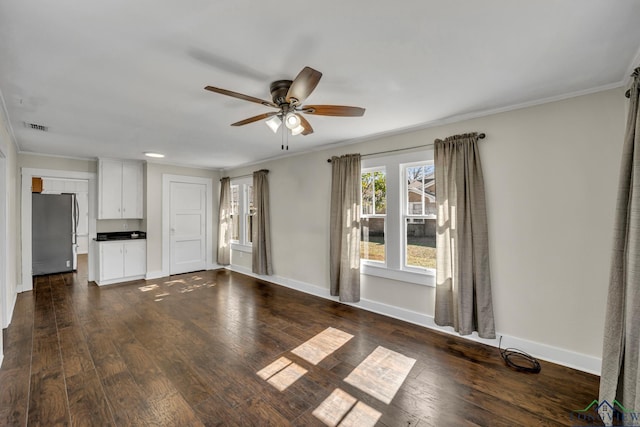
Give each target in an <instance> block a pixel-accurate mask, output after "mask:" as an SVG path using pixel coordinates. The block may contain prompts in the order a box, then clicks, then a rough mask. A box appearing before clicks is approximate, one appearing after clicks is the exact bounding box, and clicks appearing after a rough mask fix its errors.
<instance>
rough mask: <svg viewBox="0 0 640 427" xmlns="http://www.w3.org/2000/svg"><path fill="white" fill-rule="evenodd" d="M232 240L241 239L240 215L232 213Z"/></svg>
mask: <svg viewBox="0 0 640 427" xmlns="http://www.w3.org/2000/svg"><path fill="white" fill-rule="evenodd" d="M231 240H234V241H236V242H237V241H239V240H240V221H238V215H237V214H236V215H231Z"/></svg>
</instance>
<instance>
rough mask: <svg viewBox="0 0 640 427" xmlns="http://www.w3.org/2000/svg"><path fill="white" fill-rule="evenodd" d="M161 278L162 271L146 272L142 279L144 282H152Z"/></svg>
mask: <svg viewBox="0 0 640 427" xmlns="http://www.w3.org/2000/svg"><path fill="white" fill-rule="evenodd" d="M161 277H164V273H163V272H162V270H157V271H147V274H145V276H144V279H145V280H154V279H159V278H161Z"/></svg>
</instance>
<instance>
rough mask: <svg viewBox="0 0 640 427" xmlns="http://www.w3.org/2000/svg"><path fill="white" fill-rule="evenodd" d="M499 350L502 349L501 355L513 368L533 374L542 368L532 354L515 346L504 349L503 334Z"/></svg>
mask: <svg viewBox="0 0 640 427" xmlns="http://www.w3.org/2000/svg"><path fill="white" fill-rule="evenodd" d="M498 350H500V356H502V359H504V363H506V364H507V366H508V367H510V368H511V369H515V370H516V371H519V372H529V373H532V374H537V373H538V372H540V371H541V370H542V367H541V366H540V362H538V361H537V360H536V358H535V357H533V356H531V355H530V354H527V353H525V352H524V351H520V350H518V349H515V348H505V349H502V336H500V341H499V342H498Z"/></svg>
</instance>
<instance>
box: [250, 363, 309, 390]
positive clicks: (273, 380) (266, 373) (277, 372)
mask: <svg viewBox="0 0 640 427" xmlns="http://www.w3.org/2000/svg"><path fill="white" fill-rule="evenodd" d="M306 373H307V370H306V369H304V368H303V367H302V366H300V365H298V364H297V363H293V362H292V361H291V360H289V359H287V358H286V357H281V358H279V359H278V360H276V361H275V362H273V363H271V364H270V365H268V366H266V367H265V368H263V369H261V370H260V371H258V372H257V375H258V376H259V377H260V378H262V379H263V380H266V381H267V382H268V383H269V384H271V385H272V386H274V387H275V388H276V389H278V390H279V391H285V390H286V389H287V388H288V387H289V386H290V385H291V384H293V383H294V382H296V381H297V380H298V379H299V378H301V377H303V376H304V374H306Z"/></svg>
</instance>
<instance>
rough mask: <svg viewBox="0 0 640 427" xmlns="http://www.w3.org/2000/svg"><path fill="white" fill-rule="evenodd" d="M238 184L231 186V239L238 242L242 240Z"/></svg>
mask: <svg viewBox="0 0 640 427" xmlns="http://www.w3.org/2000/svg"><path fill="white" fill-rule="evenodd" d="M238 202H239V199H238V186H237V185H232V186H231V240H235V241H236V242H237V241H239V240H240V221H238V215H239V206H238Z"/></svg>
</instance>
